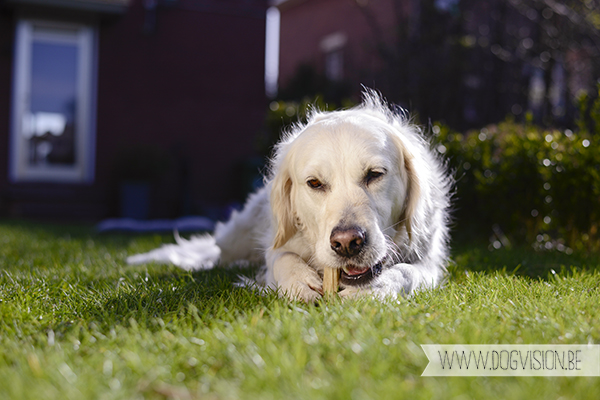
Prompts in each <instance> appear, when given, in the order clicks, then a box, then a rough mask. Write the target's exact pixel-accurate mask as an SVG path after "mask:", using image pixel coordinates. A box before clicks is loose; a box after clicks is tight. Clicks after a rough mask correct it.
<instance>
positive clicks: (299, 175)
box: [271, 105, 420, 285]
mask: <svg viewBox="0 0 600 400" xmlns="http://www.w3.org/2000/svg"><path fill="white" fill-rule="evenodd" d="M388 111H389V110H388ZM406 129H412V128H410V127H409V126H407V125H404V124H400V122H399V121H398V120H395V119H390V114H386V113H385V112H383V111H381V110H378V111H375V110H373V107H370V108H369V107H368V105H367V106H363V107H362V108H358V109H352V110H346V111H338V112H332V113H316V114H315V115H313V116H312V117H311V119H310V120H309V122H308V124H307V125H306V126H304V127H303V128H302V129H301V130H300V132H299V133H297V134H296V135H294V136H293V137H289V138H288V139H287V140H284V142H282V144H280V146H279V147H278V149H277V156H276V159H275V160H274V163H273V170H272V182H271V208H272V211H273V215H274V218H275V221H276V225H277V230H276V233H275V238H274V242H273V248H279V247H281V246H283V245H285V244H286V243H287V242H288V241H289V240H290V239H291V238H292V237H293V236H294V235H296V234H297V233H299V232H300V233H301V234H302V235H303V236H304V238H305V240H306V241H308V243H310V245H311V246H313V247H314V248H313V249H311V250H312V251H313V254H312V257H311V258H310V260H309V263H310V264H311V265H313V267H314V268H316V269H317V270H321V269H322V268H323V267H324V266H329V267H334V268H340V269H341V270H342V274H341V275H342V283H344V284H347V285H352V284H355V285H361V284H366V283H368V282H369V281H370V280H371V278H372V277H373V276H375V275H376V274H377V273H378V271H380V270H381V268H382V266H383V265H385V263H387V262H391V260H392V259H393V257H392V255H393V254H394V253H395V251H396V248H395V246H394V244H393V240H392V238H393V237H394V236H395V235H396V234H397V233H398V232H399V231H400V230H401V229H405V230H406V233H407V234H408V237H410V234H411V221H412V218H413V214H414V212H415V209H416V206H417V202H418V199H419V190H420V185H419V178H418V176H417V173H416V171H415V166H414V163H413V156H412V154H411V151H410V143H409V142H408V141H407V140H406V139H403V132H404V131H403V130H406Z"/></svg>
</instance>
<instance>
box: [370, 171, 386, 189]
mask: <svg viewBox="0 0 600 400" xmlns="http://www.w3.org/2000/svg"><path fill="white" fill-rule="evenodd" d="M384 174H385V172H384V171H381V170H377V169H370V170H369V171H368V172H367V176H366V177H365V182H366V183H367V185H368V184H369V183H371V182H374V181H376V180H377V179H379V178H381V177H382V176H383V175H384Z"/></svg>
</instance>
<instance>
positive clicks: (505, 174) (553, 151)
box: [433, 100, 600, 252]
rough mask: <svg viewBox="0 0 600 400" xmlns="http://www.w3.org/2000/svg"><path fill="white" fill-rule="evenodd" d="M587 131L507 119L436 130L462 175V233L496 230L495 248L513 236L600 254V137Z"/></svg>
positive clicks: (459, 213)
mask: <svg viewBox="0 0 600 400" xmlns="http://www.w3.org/2000/svg"><path fill="white" fill-rule="evenodd" d="M591 107H596V108H597V107H600V102H599V101H598V100H596V102H594V104H593V105H592V106H591ZM585 126H588V125H584V124H579V129H577V130H576V132H573V131H571V130H569V129H567V130H557V129H544V128H541V127H538V126H534V125H532V124H531V123H525V124H518V123H515V122H514V121H513V120H511V119H508V120H506V121H505V122H502V123H500V124H497V125H491V126H488V127H486V128H483V129H481V130H478V131H470V132H468V133H466V134H460V133H457V132H453V131H452V130H451V129H449V128H448V127H446V126H444V125H441V124H435V125H434V126H433V133H434V135H435V136H436V137H437V149H438V151H440V152H441V153H444V154H445V155H446V156H447V157H448V159H449V163H450V165H451V167H452V168H453V169H454V170H455V172H456V177H457V184H456V193H457V194H456V202H455V204H456V213H455V215H456V217H457V225H458V227H459V228H464V229H467V230H470V231H471V232H475V233H479V234H481V233H484V234H488V233H490V232H493V233H494V235H495V236H496V238H495V240H494V241H493V244H494V246H495V247H499V246H500V245H501V244H502V242H503V241H504V242H506V239H505V236H506V237H508V238H510V239H512V241H513V242H522V241H526V242H527V243H532V244H534V246H535V247H542V248H547V249H551V248H557V249H559V250H561V251H567V252H570V251H572V249H598V248H600V240H599V239H600V238H599V236H598V223H599V221H600V151H599V149H598V143H597V138H598V133H597V132H594V133H592V132H590V131H589V129H586V128H585ZM595 127H596V129H599V127H600V125H595ZM504 244H507V243H504Z"/></svg>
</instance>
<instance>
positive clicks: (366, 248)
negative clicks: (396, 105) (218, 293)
mask: <svg viewBox="0 0 600 400" xmlns="http://www.w3.org/2000/svg"><path fill="white" fill-rule="evenodd" d="M363 97H364V100H363V102H362V104H360V105H359V106H357V107H354V108H351V109H348V110H342V111H333V112H321V111H318V110H314V111H313V112H312V113H311V114H310V115H309V117H308V122H306V123H305V124H297V125H296V126H294V127H292V128H291V129H290V130H289V132H287V133H286V134H285V135H284V137H283V139H282V140H281V141H280V142H279V144H277V145H276V147H275V153H274V154H275V155H274V157H273V158H272V160H271V163H270V169H269V174H268V176H267V177H266V179H265V186H264V187H263V188H262V189H260V190H259V191H258V192H257V193H255V194H253V195H251V196H250V197H249V198H248V200H247V202H246V204H245V206H244V208H243V210H242V211H240V212H235V213H233V215H232V216H231V218H230V219H229V221H228V222H225V223H219V224H218V225H217V227H216V229H215V233H214V235H213V236H208V235H206V236H198V237H192V238H191V239H190V240H184V239H181V238H179V237H177V244H173V245H165V246H163V247H162V248H160V249H156V250H153V251H151V252H149V253H146V254H141V255H136V256H132V257H129V259H128V261H129V262H130V263H141V262H148V261H152V260H154V261H163V262H164V261H167V262H173V263H175V264H177V265H179V266H181V267H183V268H186V269H206V268H212V267H213V266H214V265H215V264H216V263H217V262H219V263H221V264H223V265H226V264H228V263H233V262H238V261H241V260H244V261H246V262H252V263H255V262H256V263H261V264H262V265H263V267H262V269H261V273H259V275H258V277H257V282H256V283H258V284H260V285H262V286H264V287H268V288H272V289H275V290H277V291H278V292H279V293H280V294H282V295H285V296H287V297H288V298H290V299H298V300H303V301H306V302H314V301H316V300H318V299H319V298H320V297H321V296H323V270H324V268H325V267H329V268H335V269H338V270H339V271H340V280H339V291H338V292H337V294H338V295H339V296H340V297H354V296H359V295H369V296H374V297H378V298H384V297H388V296H392V297H395V296H398V295H410V294H412V293H413V292H415V290H418V289H420V288H428V287H434V286H436V285H437V284H438V283H439V282H440V281H441V279H442V278H443V276H444V272H445V268H446V264H447V261H448V222H449V214H448V209H449V200H450V188H451V184H452V181H451V179H450V177H449V175H448V174H447V172H446V168H445V166H444V164H443V162H442V161H441V160H440V159H439V157H438V156H437V155H436V154H434V152H433V151H432V150H431V148H430V143H429V142H428V140H427V139H426V138H425V137H424V136H423V135H422V134H421V133H420V131H419V129H417V128H416V127H415V126H412V125H411V124H410V123H409V121H407V119H406V117H405V116H404V115H403V114H398V113H396V112H394V111H392V110H391V109H390V107H389V105H388V104H386V103H385V101H384V100H383V99H382V98H381V97H380V96H379V95H378V94H377V93H376V92H374V91H371V90H365V92H364V93H363Z"/></svg>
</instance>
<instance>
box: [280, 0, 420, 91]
mask: <svg viewBox="0 0 600 400" xmlns="http://www.w3.org/2000/svg"><path fill="white" fill-rule="evenodd" d="M361 5H362V6H361ZM279 9H280V13H281V28H280V29H281V37H280V45H281V48H280V66H279V77H280V79H279V85H280V87H285V86H286V85H287V84H288V83H289V81H290V79H292V77H293V76H294V74H295V73H296V70H297V68H298V66H299V65H301V64H309V65H312V66H313V67H315V68H316V69H317V71H318V72H320V73H324V61H325V52H324V51H323V49H322V48H321V43H322V41H323V39H325V38H326V37H327V36H329V35H332V34H335V33H341V34H342V35H343V36H344V37H346V40H347V41H346V43H345V44H344V46H343V58H344V61H343V62H344V73H345V74H346V76H345V78H346V79H349V80H351V81H353V82H355V83H356V85H358V84H359V83H364V84H366V85H371V86H374V85H376V84H377V82H373V79H374V76H376V73H377V71H378V70H380V69H381V67H382V60H381V58H380V54H379V53H378V49H377V48H376V45H377V43H384V44H387V45H393V43H394V35H395V31H394V30H395V29H396V28H395V23H396V21H397V20H398V16H399V15H400V16H402V15H405V14H406V13H408V12H409V9H410V3H409V2H408V1H406V2H394V1H393V0H371V1H354V0H288V1H284V2H283V3H281V4H280V5H279Z"/></svg>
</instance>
